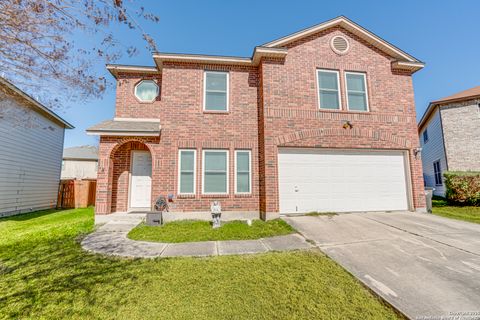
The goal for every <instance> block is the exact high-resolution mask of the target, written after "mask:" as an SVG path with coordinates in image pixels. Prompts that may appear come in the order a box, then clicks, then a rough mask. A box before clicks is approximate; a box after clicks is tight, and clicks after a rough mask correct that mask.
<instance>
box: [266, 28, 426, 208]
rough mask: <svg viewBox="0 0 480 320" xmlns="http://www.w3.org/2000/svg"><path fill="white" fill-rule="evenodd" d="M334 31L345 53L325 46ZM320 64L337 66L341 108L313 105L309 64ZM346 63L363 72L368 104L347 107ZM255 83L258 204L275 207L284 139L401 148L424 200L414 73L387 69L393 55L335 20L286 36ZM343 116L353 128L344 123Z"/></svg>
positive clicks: (416, 194)
mask: <svg viewBox="0 0 480 320" xmlns="http://www.w3.org/2000/svg"><path fill="white" fill-rule="evenodd" d="M340 34H341V35H343V36H345V37H346V38H347V39H348V40H349V42H350V50H349V51H348V53H347V54H345V55H338V54H336V53H334V52H333V50H332V49H331V48H330V43H329V42H330V39H331V38H332V37H333V36H335V35H340ZM319 68H326V69H335V70H339V71H340V87H341V92H342V97H341V100H342V101H341V102H342V106H341V110H339V111H325V110H319V108H318V93H317V84H316V81H317V80H316V73H315V72H316V70H317V69H319ZM345 71H359V72H365V73H366V75H367V86H368V99H369V108H370V112H367V113H365V112H352V111H347V106H346V96H345V80H344V72H345ZM260 83H261V85H262V87H261V90H262V95H261V96H262V100H263V117H264V119H265V120H264V122H263V124H264V128H263V135H264V137H265V138H264V141H265V146H264V148H262V151H263V152H264V157H265V159H264V161H265V169H264V172H262V175H263V179H265V182H264V186H263V188H264V191H262V192H263V193H264V194H266V195H267V196H266V198H265V201H266V203H265V206H264V207H263V206H262V209H263V210H264V211H266V212H267V213H269V212H278V210H279V199H278V179H277V169H278V168H277V154H278V148H279V147H282V146H294V147H321V148H339V149H342V148H361V149H399V150H405V151H406V152H408V154H409V161H410V171H411V180H412V193H413V202H414V207H415V208H423V207H425V203H424V195H423V177H422V167H421V160H419V159H415V157H414V156H413V155H412V153H413V149H414V148H416V147H418V138H417V132H416V115H415V103H414V96H413V86H412V78H411V76H410V75H408V74H405V73H401V72H395V71H392V68H391V58H389V57H388V56H386V55H385V54H383V53H381V52H379V51H378V50H376V49H374V48H373V47H372V46H370V45H369V44H367V43H365V42H363V41H362V40H360V39H359V38H358V37H356V36H355V35H353V34H351V33H349V32H347V31H345V30H343V29H340V28H333V29H330V30H327V31H325V32H321V33H318V34H315V35H312V36H309V37H307V38H304V39H302V40H300V41H297V42H294V43H291V44H289V45H288V54H287V57H286V58H285V60H282V61H279V60H264V61H263V65H262V68H261V73H260ZM345 121H350V122H351V123H352V124H353V129H343V128H342V126H343V124H344V122H345Z"/></svg>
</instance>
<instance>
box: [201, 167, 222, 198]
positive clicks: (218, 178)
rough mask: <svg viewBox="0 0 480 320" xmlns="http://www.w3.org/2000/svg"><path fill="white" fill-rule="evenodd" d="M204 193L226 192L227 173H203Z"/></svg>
mask: <svg viewBox="0 0 480 320" xmlns="http://www.w3.org/2000/svg"><path fill="white" fill-rule="evenodd" d="M204 191H205V192H206V193H217V192H218V193H225V192H227V173H226V172H223V173H217V172H214V173H212V172H205V186H204Z"/></svg>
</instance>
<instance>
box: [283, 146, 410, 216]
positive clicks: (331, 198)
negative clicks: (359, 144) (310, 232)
mask: <svg viewBox="0 0 480 320" xmlns="http://www.w3.org/2000/svg"><path fill="white" fill-rule="evenodd" d="M278 172H279V192H280V213H295V212H299V213H301V212H311V211H318V212H349V211H384V210H385V211H386V210H408V200H407V187H406V178H405V159H404V156H403V153H402V152H395V151H392V152H373V151H372V152H367V151H337V150H335V151H334V150H325V149H280V151H279V155H278Z"/></svg>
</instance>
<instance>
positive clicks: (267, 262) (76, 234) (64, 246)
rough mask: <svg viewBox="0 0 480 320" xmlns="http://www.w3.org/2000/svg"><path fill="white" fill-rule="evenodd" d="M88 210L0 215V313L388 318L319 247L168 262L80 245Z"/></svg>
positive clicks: (88, 225)
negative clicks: (99, 251) (111, 254)
mask: <svg viewBox="0 0 480 320" xmlns="http://www.w3.org/2000/svg"><path fill="white" fill-rule="evenodd" d="M92 229H93V210H92V209H83V210H66V211H57V212H55V211H51V212H39V213H33V214H28V215H23V216H19V217H14V218H6V219H0V319H10V318H11V319H129V320H133V319H397V318H398V316H397V315H396V314H395V313H394V312H393V311H392V309H390V308H389V307H387V306H385V305H384V304H382V302H381V301H380V300H378V299H377V298H376V297H375V296H373V295H372V294H371V293H370V292H369V291H368V290H366V289H365V288H364V287H363V286H362V285H360V284H359V282H358V281H356V280H355V279H354V278H353V277H352V276H351V275H350V274H348V273H347V272H345V271H344V270H343V269H342V268H341V267H339V266H338V265H337V264H335V263H334V262H333V261H332V260H330V259H329V258H327V257H325V256H324V255H322V254H321V253H319V252H318V251H307V252H289V253H268V254H259V255H246V256H219V257H211V258H175V259H173V258H172V259H120V258H112V257H103V256H99V255H94V254H89V253H86V252H84V251H83V250H82V249H81V248H80V246H79V243H78V241H79V238H81V237H82V235H84V234H85V233H87V232H90V231H92Z"/></svg>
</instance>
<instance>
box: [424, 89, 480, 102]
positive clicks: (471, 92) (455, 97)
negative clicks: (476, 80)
mask: <svg viewBox="0 0 480 320" xmlns="http://www.w3.org/2000/svg"><path fill="white" fill-rule="evenodd" d="M479 96H480V86H477V87H473V88H470V89H467V90H464V91H460V92H457V93H455V94H452V95H451V96H448V97H444V98H441V99H438V100H435V101H432V103H445V102H450V101H459V100H466V99H471V98H475V97H479Z"/></svg>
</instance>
